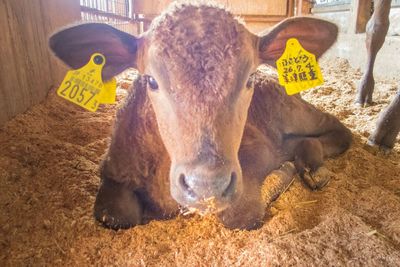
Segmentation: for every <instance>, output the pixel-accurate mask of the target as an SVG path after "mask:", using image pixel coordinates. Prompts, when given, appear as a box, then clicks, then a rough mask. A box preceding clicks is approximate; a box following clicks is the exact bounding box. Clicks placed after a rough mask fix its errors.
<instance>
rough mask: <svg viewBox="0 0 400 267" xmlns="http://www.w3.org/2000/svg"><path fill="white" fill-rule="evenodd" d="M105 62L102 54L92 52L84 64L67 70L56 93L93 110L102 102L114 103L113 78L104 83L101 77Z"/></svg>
mask: <svg viewBox="0 0 400 267" xmlns="http://www.w3.org/2000/svg"><path fill="white" fill-rule="evenodd" d="M105 63H106V59H105V57H104V56H103V55H102V54H99V53H95V54H93V55H92V56H91V58H90V60H89V62H88V63H87V64H86V65H85V66H83V67H82V68H80V69H77V70H70V71H68V72H67V74H66V75H65V78H64V80H63V82H62V83H61V85H60V87H59V88H58V89H57V95H59V96H61V97H62V98H64V99H66V100H68V101H70V102H72V103H75V104H77V105H78V106H81V107H83V108H85V109H87V110H90V111H93V112H94V111H96V110H97V108H98V107H99V105H100V104H102V103H107V104H108V103H115V91H116V81H115V78H113V79H111V80H110V81H109V82H107V83H105V84H104V83H103V80H102V78H101V72H102V70H103V66H104V64H105Z"/></svg>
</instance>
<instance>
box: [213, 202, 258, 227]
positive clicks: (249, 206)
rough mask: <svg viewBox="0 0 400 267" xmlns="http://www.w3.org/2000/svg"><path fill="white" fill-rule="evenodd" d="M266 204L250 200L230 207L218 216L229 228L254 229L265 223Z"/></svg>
mask: <svg viewBox="0 0 400 267" xmlns="http://www.w3.org/2000/svg"><path fill="white" fill-rule="evenodd" d="M264 217H265V205H263V204H262V203H261V201H255V200H254V201H249V202H247V203H243V202H242V203H240V204H239V205H238V206H236V207H235V206H233V207H230V208H228V209H226V210H224V211H222V212H220V213H219V214H218V218H219V219H220V221H221V222H222V223H223V224H224V226H225V227H227V228H229V229H243V230H253V229H257V228H260V227H261V226H262V225H263V223H264Z"/></svg>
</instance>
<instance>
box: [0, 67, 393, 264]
mask: <svg viewBox="0 0 400 267" xmlns="http://www.w3.org/2000/svg"><path fill="white" fill-rule="evenodd" d="M322 66H323V69H324V74H325V79H326V83H325V85H323V86H322V87H320V88H318V89H314V90H310V91H307V92H306V93H304V97H305V98H306V99H308V100H309V101H311V102H312V103H314V104H315V105H317V106H318V107H319V108H321V109H323V110H326V111H328V112H331V113H333V114H335V115H336V116H337V117H339V118H340V119H341V120H342V121H343V122H344V123H345V124H346V125H347V126H348V127H350V128H351V129H352V131H353V133H354V144H353V146H352V147H351V149H350V150H349V151H348V152H347V153H345V154H344V155H342V156H340V157H338V158H336V159H331V160H329V161H327V162H326V164H325V166H326V167H327V168H328V169H329V170H331V171H333V172H334V173H335V177H334V178H333V180H331V182H330V183H329V184H328V185H327V186H326V187H325V188H324V189H323V190H322V191H318V192H310V191H309V190H308V189H306V188H305V187H304V186H302V184H301V183H300V182H299V180H298V179H297V180H296V181H295V182H294V184H293V185H292V186H291V187H290V188H289V189H288V190H287V191H286V192H285V193H284V194H283V195H282V196H281V197H280V198H279V199H278V200H277V201H276V202H274V203H273V205H272V207H271V208H270V212H269V213H270V214H269V218H267V219H266V221H265V224H264V226H263V227H262V228H261V229H259V230H255V231H231V230H228V229H225V228H224V227H223V226H222V225H221V224H219V223H218V222H217V221H216V220H215V219H214V218H213V217H200V216H198V215H189V216H179V217H178V218H176V219H173V220H169V221H152V222H151V223H150V224H148V225H143V226H137V227H135V228H133V229H130V230H125V231H117V232H116V231H112V230H107V229H104V228H102V227H101V226H99V225H98V224H97V223H96V222H95V221H94V219H93V218H92V206H93V202H94V199H95V195H96V190H97V187H98V184H99V177H98V164H99V162H100V160H101V158H102V155H103V154H104V152H105V149H106V147H107V143H108V142H109V140H110V133H111V130H112V124H113V118H114V114H115V108H114V107H113V106H106V107H103V108H101V109H100V111H98V112H97V113H90V112H85V111H83V110H81V109H80V108H79V107H75V106H73V105H72V104H69V103H67V102H64V100H62V99H60V98H58V97H57V96H56V95H55V93H54V91H51V92H50V93H49V96H48V99H47V100H46V101H45V102H44V103H42V104H40V105H38V106H36V107H34V108H32V109H31V110H29V111H28V112H26V113H25V114H22V115H19V116H17V117H16V118H15V119H13V120H12V121H10V122H9V123H8V124H6V126H5V127H4V128H3V129H1V130H0V147H1V151H0V266H43V265H50V266H86V265H97V266H105V265H108V266H109V265H119V266H231V265H233V266H265V265H269V264H270V265H273V266H286V265H299V266H316V265H323V266H340V265H348V266H398V264H399V262H400V142H399V141H398V142H397V144H396V147H395V149H394V150H393V151H392V152H391V153H390V154H384V153H383V152H381V151H379V150H378V149H376V148H371V147H368V146H366V145H365V142H366V137H367V136H368V135H369V132H370V131H371V129H373V127H374V124H375V120H376V117H377V114H378V113H379V111H380V110H381V109H382V108H383V107H384V106H386V104H387V103H388V102H389V101H390V99H391V97H393V96H394V93H395V91H396V89H397V84H396V83H398V82H399V81H398V80H378V81H377V84H376V91H375V95H374V96H375V100H377V104H376V105H373V106H370V107H367V108H364V109H360V108H359V107H357V106H355V105H353V99H354V94H355V90H356V83H357V81H358V79H359V78H360V76H361V73H360V72H359V71H358V70H354V69H352V68H350V67H349V64H348V63H347V61H345V60H342V59H336V60H335V61H333V62H326V61H325V62H323V63H322ZM125 79H129V76H127V77H126V78H125ZM125 82H126V81H123V83H125ZM125 95H126V91H125V90H119V93H118V98H119V100H121V99H123V98H124V96H125Z"/></svg>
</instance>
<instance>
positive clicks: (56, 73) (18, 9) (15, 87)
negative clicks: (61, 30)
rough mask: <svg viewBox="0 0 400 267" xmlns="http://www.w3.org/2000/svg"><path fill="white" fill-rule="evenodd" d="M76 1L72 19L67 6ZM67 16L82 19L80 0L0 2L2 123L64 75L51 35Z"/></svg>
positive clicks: (0, 123) (0, 112)
mask: <svg viewBox="0 0 400 267" xmlns="http://www.w3.org/2000/svg"><path fill="white" fill-rule="evenodd" d="M74 2H75V3H76V4H77V5H78V6H77V9H76V11H75V13H76V14H75V13H74V14H75V15H74V16H73V19H72V18H71V13H69V11H70V9H68V7H69V5H71V4H72V3H74ZM50 7H52V9H49V8H50ZM60 10H62V12H60ZM46 11H51V14H49V13H47V12H46ZM66 18H68V19H67V21H68V22H69V23H70V22H72V21H74V20H76V19H78V20H79V19H80V9H79V0H68V1H61V0H3V1H0V32H1V35H0V36H1V37H0V62H2V64H0V84H1V87H0V125H2V124H4V123H5V122H6V121H7V120H8V119H10V118H11V117H13V116H15V115H16V114H18V113H21V112H23V111H25V110H26V109H27V108H29V107H31V106H32V105H34V104H37V103H39V102H40V101H42V100H43V99H44V98H45V96H46V94H47V92H48V90H49V89H50V88H51V87H52V86H54V85H57V84H58V82H59V81H60V80H61V78H62V75H64V74H65V68H64V67H63V68H62V67H61V64H60V63H58V62H57V61H56V60H55V59H54V58H53V57H50V55H51V54H50V51H49V49H48V37H49V34H50V33H51V32H52V31H54V30H55V29H56V28H58V27H60V26H64V25H65V24H66V20H65V19H66ZM5 62H6V64H4V63H5Z"/></svg>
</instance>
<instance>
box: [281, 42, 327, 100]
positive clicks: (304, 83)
mask: <svg viewBox="0 0 400 267" xmlns="http://www.w3.org/2000/svg"><path fill="white" fill-rule="evenodd" d="M276 66H277V70H278V77H279V84H281V85H283V86H284V87H285V88H286V93H287V94H288V95H294V94H297V93H299V92H301V91H304V90H307V89H310V88H312V87H315V86H318V85H321V84H323V83H324V79H323V77H322V73H321V69H320V68H319V65H318V62H317V60H316V58H315V55H314V54H312V53H310V52H308V51H307V50H305V49H304V48H303V47H302V46H301V44H300V43H299V41H298V40H297V39H296V38H290V39H289V40H288V41H287V42H286V48H285V52H284V53H283V54H282V56H281V57H280V58H279V59H278V60H277V61H276Z"/></svg>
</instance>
